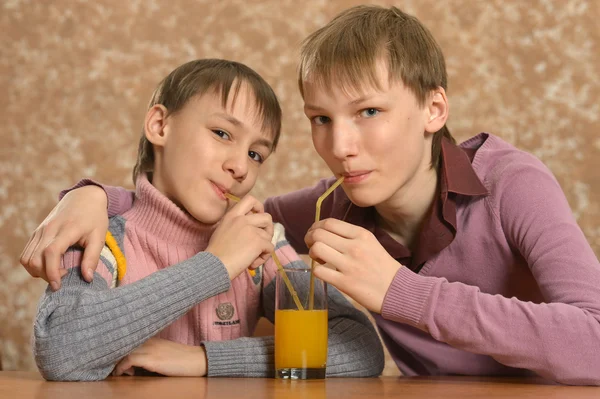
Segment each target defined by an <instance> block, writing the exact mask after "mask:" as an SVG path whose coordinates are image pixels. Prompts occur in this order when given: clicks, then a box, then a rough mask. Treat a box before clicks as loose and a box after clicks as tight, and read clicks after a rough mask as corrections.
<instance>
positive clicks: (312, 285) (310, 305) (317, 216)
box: [308, 176, 344, 310]
mask: <svg viewBox="0 0 600 399" xmlns="http://www.w3.org/2000/svg"><path fill="white" fill-rule="evenodd" d="M343 181H344V176H342V177H340V178H339V179H337V181H336V182H335V183H333V184H332V185H331V187H329V188H328V189H327V191H325V192H324V193H323V195H321V196H320V197H319V199H317V209H316V212H315V223H316V222H318V221H319V220H320V219H321V204H322V203H323V200H324V199H325V198H327V196H328V195H329V194H331V193H332V192H333V190H335V189H336V188H337V186H339V185H340V184H342V182H343ZM314 270H315V260H314V259H312V260H311V261H310V292H309V294H308V309H309V310H313V308H314V305H315V275H314V273H313V272H314Z"/></svg>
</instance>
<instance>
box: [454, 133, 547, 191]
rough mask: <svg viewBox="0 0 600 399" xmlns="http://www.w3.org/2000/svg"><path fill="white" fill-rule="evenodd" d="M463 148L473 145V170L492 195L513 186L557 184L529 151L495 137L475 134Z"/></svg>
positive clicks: (536, 186) (531, 188)
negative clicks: (475, 149) (474, 152)
mask: <svg viewBox="0 0 600 399" xmlns="http://www.w3.org/2000/svg"><path fill="white" fill-rule="evenodd" d="M460 146H461V147H464V148H477V153H476V154H475V158H474V159H473V164H472V165H473V170H475V173H476V174H477V176H478V177H479V179H480V180H481V181H482V183H483V184H484V186H485V187H486V188H487V190H488V192H489V193H490V195H491V197H492V198H498V197H499V196H500V195H501V194H504V190H505V189H506V188H507V187H508V186H510V187H512V188H513V189H515V188H519V189H520V190H523V189H524V190H526V191H531V190H534V189H536V188H540V187H541V186H546V185H548V184H550V185H552V186H554V188H556V186H558V182H557V181H556V178H555V177H554V175H553V174H552V172H551V171H550V169H549V168H548V167H547V166H546V165H544V163H543V162H542V161H540V160H539V159H538V158H537V157H535V156H534V155H533V154H530V153H528V152H526V151H523V150H520V149H518V148H516V147H515V146H513V145H512V144H510V143H508V142H506V141H504V140H503V139H501V138H500V137H498V136H494V135H491V134H488V133H482V134H479V135H477V136H475V137H473V138H471V139H469V140H467V141H465V142H464V143H462V144H460Z"/></svg>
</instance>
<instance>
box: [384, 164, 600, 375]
mask: <svg viewBox="0 0 600 399" xmlns="http://www.w3.org/2000/svg"><path fill="white" fill-rule="evenodd" d="M499 174H500V175H502V176H504V178H498V179H496V182H497V187H495V188H494V190H493V195H492V196H491V197H489V198H488V201H489V202H490V207H491V209H493V210H494V212H495V215H494V217H495V218H496V221H497V222H498V224H499V225H501V228H502V230H503V231H504V234H505V236H506V238H507V240H508V242H509V243H510V244H511V246H512V247H513V248H515V249H516V250H518V251H519V252H520V254H521V256H523V258H524V259H525V260H526V261H527V264H528V265H529V268H530V270H531V273H532V275H533V277H534V278H535V280H536V282H537V284H538V286H539V288H540V290H541V293H542V295H543V296H544V298H545V303H539V304H536V303H532V302H524V301H520V300H518V299H517V298H514V297H513V298H506V297H503V296H500V295H490V294H486V293H482V292H480V290H479V289H478V287H474V286H468V285H465V284H462V283H458V282H453V283H449V282H448V281H446V280H445V279H443V278H435V277H424V276H420V275H416V274H414V273H412V272H411V271H410V270H408V269H406V268H401V269H400V270H399V271H398V274H397V275H396V278H395V279H394V281H393V283H392V286H391V287H390V289H389V290H388V293H387V295H386V299H385V301H384V305H383V311H382V316H383V317H384V318H386V319H389V320H394V321H398V322H401V323H407V324H410V325H413V326H416V327H418V328H420V329H422V330H424V331H426V332H429V333H430V334H431V335H432V336H433V338H435V339H437V340H439V341H442V342H446V343H448V344H450V345H452V346H454V347H457V348H459V349H463V350H466V351H469V352H473V353H479V354H486V355H489V356H491V357H493V358H494V359H496V360H497V361H498V362H500V363H503V364H505V365H507V366H510V367H517V368H523V369H528V370H532V371H534V372H536V373H538V374H539V375H541V376H543V377H545V378H549V379H552V380H554V381H557V382H560V383H564V384H574V385H575V384H576V385H600V345H599V342H600V265H599V263H598V260H597V258H596V256H595V255H594V252H593V251H592V249H591V248H590V246H589V244H588V243H587V241H586V239H585V236H584V234H583V233H582V231H581V230H580V228H579V226H578V225H577V223H576V221H575V220H574V218H573V216H572V214H571V210H570V208H569V205H568V203H567V200H566V198H565V196H564V194H563V192H562V190H561V189H560V186H559V184H558V182H557V181H556V180H555V179H554V177H553V176H552V174H551V173H550V171H548V170H547V169H546V168H545V166H543V164H541V162H539V161H537V162H529V163H527V164H525V165H524V164H523V162H521V163H519V162H517V161H515V162H512V163H510V164H509V165H506V166H505V167H504V168H503V170H502V171H501V173H499Z"/></svg>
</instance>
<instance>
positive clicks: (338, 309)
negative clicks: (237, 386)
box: [203, 225, 384, 377]
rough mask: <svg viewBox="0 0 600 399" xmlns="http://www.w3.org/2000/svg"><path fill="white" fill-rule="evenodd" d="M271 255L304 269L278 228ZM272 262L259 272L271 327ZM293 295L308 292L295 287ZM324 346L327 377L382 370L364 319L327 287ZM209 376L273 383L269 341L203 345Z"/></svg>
mask: <svg viewBox="0 0 600 399" xmlns="http://www.w3.org/2000/svg"><path fill="white" fill-rule="evenodd" d="M276 226H279V228H276V229H275V235H276V236H277V235H279V240H278V241H277V244H276V250H275V251H276V253H277V256H278V258H279V260H280V261H281V263H282V265H283V266H284V267H285V268H306V267H307V265H306V264H305V263H304V262H303V261H302V260H301V259H300V257H299V256H298V255H297V254H296V252H294V250H293V249H292V248H291V246H290V244H289V243H288V242H287V241H286V240H285V236H284V234H283V228H282V227H281V225H276ZM276 270H277V266H276V265H275V262H273V260H272V259H270V260H269V261H267V263H265V265H264V267H263V271H264V277H263V284H264V288H263V298H262V304H263V313H264V315H265V317H266V318H267V319H269V320H270V321H271V322H274V321H275V279H274V276H275V273H276ZM296 289H297V290H298V291H302V290H306V291H308V289H309V287H308V286H298V285H296ZM327 300H328V316H329V340H328V353H327V376H328V377H375V376H378V375H380V374H381V372H382V371H383V367H384V354H383V347H382V346H381V341H380V340H379V336H378V335H377V333H376V331H375V329H374V327H373V324H372V323H371V321H370V320H369V318H368V317H367V316H366V315H365V314H364V313H363V312H361V311H360V310H358V309H356V308H355V307H354V306H352V304H351V303H350V302H348V300H347V299H346V298H345V297H344V296H343V295H342V294H341V293H340V292H339V291H338V290H336V289H335V288H334V287H333V286H331V285H329V286H328V287H327ZM203 345H204V347H205V349H206V354H207V358H208V375H209V376H228V377H273V376H274V375H275V364H274V363H275V344H274V338H273V337H249V338H240V339H236V340H231V341H220V342H204V343H203Z"/></svg>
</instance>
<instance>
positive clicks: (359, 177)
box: [342, 170, 371, 184]
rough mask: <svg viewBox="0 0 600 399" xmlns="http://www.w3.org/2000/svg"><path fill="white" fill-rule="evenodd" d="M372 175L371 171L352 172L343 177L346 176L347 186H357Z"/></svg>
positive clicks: (344, 174) (343, 174)
mask: <svg viewBox="0 0 600 399" xmlns="http://www.w3.org/2000/svg"><path fill="white" fill-rule="evenodd" d="M370 175H371V171H370V170H355V171H351V172H344V173H342V176H344V183H345V184H357V183H361V182H363V181H365V180H366V179H368V178H369V176H370Z"/></svg>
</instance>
